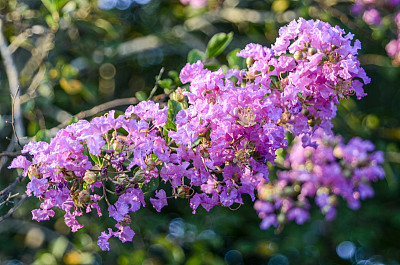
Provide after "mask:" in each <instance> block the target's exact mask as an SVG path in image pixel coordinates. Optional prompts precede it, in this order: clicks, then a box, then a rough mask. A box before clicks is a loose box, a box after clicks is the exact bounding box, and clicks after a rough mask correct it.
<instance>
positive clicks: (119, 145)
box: [112, 137, 125, 154]
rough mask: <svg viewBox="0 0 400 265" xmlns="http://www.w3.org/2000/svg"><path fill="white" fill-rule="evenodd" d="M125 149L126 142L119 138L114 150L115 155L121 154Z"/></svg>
mask: <svg viewBox="0 0 400 265" xmlns="http://www.w3.org/2000/svg"><path fill="white" fill-rule="evenodd" d="M124 147H125V141H124V140H123V139H121V138H119V137H117V139H115V141H114V143H113V145H112V148H113V149H114V151H115V153H117V154H119V153H121V152H122V150H124Z"/></svg>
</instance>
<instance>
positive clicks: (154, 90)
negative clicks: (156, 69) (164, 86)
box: [147, 67, 164, 100]
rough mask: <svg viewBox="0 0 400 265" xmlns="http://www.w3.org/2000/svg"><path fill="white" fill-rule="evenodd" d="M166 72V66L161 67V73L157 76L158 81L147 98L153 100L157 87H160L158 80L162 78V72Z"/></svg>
mask: <svg viewBox="0 0 400 265" xmlns="http://www.w3.org/2000/svg"><path fill="white" fill-rule="evenodd" d="M163 73H164V67H161V69H160V73H159V74H158V76H157V78H156V83H155V84H154V87H153V89H152V90H151V92H150V95H149V97H148V98H147V100H151V99H152V98H153V96H154V93H156V90H157V87H158V82H159V81H160V79H161V76H162V74H163Z"/></svg>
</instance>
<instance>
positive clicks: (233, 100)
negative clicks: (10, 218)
mask: <svg viewBox="0 0 400 265" xmlns="http://www.w3.org/2000/svg"><path fill="white" fill-rule="evenodd" d="M360 48H361V45H360V42H359V41H358V40H355V41H353V35H352V34H350V33H349V34H345V32H344V31H343V30H342V29H340V28H339V27H337V26H336V27H331V26H330V25H329V24H328V23H325V22H321V21H318V20H317V21H314V20H308V21H307V20H304V19H302V18H301V19H299V20H297V21H292V22H291V23H290V24H289V25H288V26H286V27H283V28H281V30H280V31H279V37H278V39H277V40H276V42H275V44H274V45H272V47H271V48H267V47H263V46H261V45H258V44H249V45H247V46H246V47H245V48H244V49H243V50H242V51H240V52H239V53H238V56H242V57H244V58H246V61H247V62H248V67H247V68H246V69H243V70H238V69H230V70H228V71H227V72H224V71H223V70H222V69H219V70H217V71H210V70H208V69H205V67H204V65H203V63H202V62H200V61H198V62H197V63H194V64H187V65H186V66H185V67H184V68H183V69H182V71H181V73H180V79H181V81H182V83H183V84H186V86H187V87H188V89H187V91H185V92H183V94H184V95H185V96H186V97H187V99H188V102H187V103H188V104H186V103H185V104H181V103H179V102H177V101H175V103H177V104H181V105H182V110H180V111H179V112H178V113H177V114H176V115H174V114H173V113H174V110H171V111H169V109H168V108H167V107H163V108H160V106H159V104H156V103H154V102H152V101H142V102H140V103H139V104H138V105H136V106H130V107H129V108H128V109H127V110H126V111H125V113H123V114H122V115H119V116H117V115H116V113H115V112H114V111H110V112H109V113H108V114H106V115H104V116H101V117H96V118H94V119H92V120H91V121H86V120H81V121H78V122H77V123H75V124H71V125H69V126H68V127H67V128H65V129H62V130H60V131H59V132H58V133H57V135H56V136H55V137H54V138H53V139H51V140H50V142H49V143H45V142H31V143H29V144H27V145H26V146H25V147H24V149H23V150H22V152H23V153H29V154H30V156H31V157H32V160H28V159H27V158H25V157H24V156H19V157H17V158H16V159H14V160H13V162H12V164H11V166H10V168H22V169H23V174H24V175H25V176H26V175H27V176H28V177H29V178H30V179H31V181H30V182H29V183H28V186H27V191H26V193H27V195H28V196H32V195H33V196H35V197H37V198H39V199H40V201H41V202H42V203H41V205H40V208H39V209H35V210H33V211H32V214H33V219H35V220H37V221H43V220H49V219H50V218H51V217H53V216H54V214H55V212H54V209H55V208H59V209H61V210H62V211H64V212H65V215H64V218H65V223H66V224H67V225H68V226H69V227H70V228H71V229H72V231H77V230H78V229H81V228H82V227H83V226H84V224H81V223H80V222H79V216H82V215H83V214H87V213H89V212H91V211H92V210H95V212H96V213H97V214H98V215H99V216H102V215H103V214H104V215H105V216H106V217H110V218H113V219H114V220H115V223H116V225H115V227H114V228H108V230H107V231H104V232H102V233H101V235H100V237H99V240H98V245H99V246H100V248H101V249H102V250H109V242H108V241H109V239H110V238H111V237H116V238H119V239H120V240H121V241H122V242H126V241H131V240H132V237H133V236H134V232H133V231H132V229H131V228H130V224H131V222H132V221H131V219H130V214H131V213H132V212H136V211H138V210H139V209H140V208H141V207H145V206H146V201H145V195H144V194H145V193H148V192H152V191H155V195H153V196H152V198H150V199H149V201H150V205H152V206H153V207H154V209H155V210H156V211H158V212H160V211H161V210H162V208H163V207H165V206H167V205H168V200H170V199H172V198H183V199H186V200H188V203H189V205H190V207H191V208H192V211H193V213H196V212H197V211H198V207H199V206H202V207H203V208H204V209H205V210H206V211H210V210H211V209H212V208H213V207H215V206H217V205H221V206H224V207H229V208H232V209H234V208H237V207H238V206H240V205H241V204H243V199H242V198H243V196H250V198H251V199H252V200H253V201H254V200H255V199H256V196H255V192H256V190H257V188H258V189H259V193H260V194H261V195H262V194H263V191H262V190H260V187H262V186H263V185H264V183H269V184H266V185H273V187H274V188H276V189H280V188H281V187H282V188H285V187H286V186H288V185H292V183H297V182H296V181H304V180H303V179H302V177H303V175H302V174H299V175H296V173H281V174H280V177H281V178H282V180H280V181H278V182H268V181H269V177H268V165H267V162H270V163H272V164H274V163H275V159H276V151H277V150H279V149H282V148H287V147H288V140H287V139H286V138H285V133H287V132H291V133H292V134H293V135H295V136H297V137H299V138H300V139H301V141H299V143H298V144H296V146H295V148H293V149H292V152H294V154H293V155H297V156H300V154H298V152H297V151H296V150H299V149H300V148H303V147H301V146H304V147H306V146H308V147H307V148H308V149H307V150H310V152H311V153H315V154H319V153H322V154H324V152H325V151H324V150H325V149H326V148H325V147H318V148H317V146H318V145H319V146H321V143H320V142H319V140H318V139H319V138H318V137H316V136H319V135H321V133H320V132H319V131H324V132H325V133H330V132H331V128H332V124H331V119H332V118H334V117H335V115H336V105H337V104H339V102H340V100H342V99H345V98H347V97H349V96H351V95H353V94H355V95H356V97H357V98H358V99H360V98H362V97H364V96H365V95H366V93H365V92H364V90H363V85H364V84H367V83H369V82H370V80H369V78H368V77H367V76H366V74H365V72H364V70H363V69H362V68H361V67H360V63H359V62H358V60H357V57H356V56H357V52H358V49H360ZM180 92H182V89H181V90H180ZM180 100H184V96H183V95H182V96H181V97H180ZM171 102H172V101H171ZM172 103H173V102H172ZM184 106H186V107H184ZM317 132H318V133H317ZM357 141H358V142H357ZM357 141H356V140H355V142H354V144H353V145H354V146H355V147H354V148H358V149H360V148H365V146H369V149H368V150H365V151H359V153H357V154H355V153H354V152H353V153H352V151H351V150H353V149H351V150H347V149H346V147H345V146H343V147H341V149H340V151H341V157H340V159H343V161H345V162H346V166H347V167H349V170H352V171H351V174H350V175H351V176H353V175H354V176H355V177H354V181H353V182H352V183H353V186H354V187H355V188H354V191H353V190H351V189H352V188H353V186H348V185H347V182H346V181H344V182H343V183H342V182H340V180H341V179H342V178H341V175H340V174H341V173H340V172H342V171H341V170H342V165H339V167H338V166H336V167H335V166H334V164H332V165H327V166H326V167H320V168H321V170H328V169H329V167H332V171H330V173H331V174H336V175H332V182H329V185H333V184H332V183H336V182H335V181H336V179H335V178H336V177H337V178H338V180H337V181H338V182H337V187H336V186H335V189H333V188H332V186H329V185H328V184H327V183H325V182H324V181H322V180H321V181H314V182H310V181H309V182H307V183H311V184H312V185H314V186H310V185H311V184H307V185H308V186H310V187H308V186H307V185H304V189H306V187H308V190H309V193H305V194H304V196H303V197H304V199H302V200H303V201H304V203H303V204H301V205H297V204H296V203H295V202H294V201H293V199H288V198H284V199H280V200H277V202H276V203H275V204H271V202H269V201H266V199H265V198H264V197H262V196H261V197H260V199H259V200H258V201H257V202H256V209H257V211H259V213H260V214H261V215H262V216H263V223H262V227H264V228H267V227H268V226H270V225H274V226H276V225H277V224H279V223H280V222H281V219H280V217H279V215H278V216H277V215H275V214H269V213H270V212H271V213H272V212H274V211H275V212H276V211H277V209H284V210H281V211H283V212H284V213H285V216H286V218H287V219H288V220H294V221H296V222H297V223H303V222H305V221H306V220H307V219H308V218H309V217H308V212H307V209H308V208H307V207H308V201H307V200H306V198H308V197H307V196H314V195H315V194H317V195H318V196H319V197H318V202H317V204H318V205H321V208H323V209H325V207H326V206H327V205H328V206H329V205H331V200H330V197H328V198H326V196H324V194H325V193H323V192H322V191H325V190H326V189H325V188H328V193H327V194H328V195H329V196H333V195H335V196H343V197H345V198H346V199H347V200H348V202H349V204H350V205H351V206H352V207H353V208H356V207H357V202H358V199H359V198H365V197H368V196H370V195H371V192H372V190H371V188H370V186H369V185H368V181H367V182H364V179H363V176H365V175H366V174H369V175H367V176H371V178H370V177H368V179H367V180H372V175H374V176H377V177H381V175H382V172H380V171H379V174H378V173H376V172H375V171H377V170H378V169H379V167H378V166H377V165H375V167H372V166H367V165H364V164H363V165H362V166H361V165H359V164H358V163H359V160H360V161H361V160H362V161H365V162H366V163H369V162H370V161H372V157H375V158H374V159H375V160H376V161H377V162H376V163H381V160H379V156H378V155H374V156H372V155H370V154H369V153H368V152H370V151H371V150H372V149H371V148H372V147H371V144H369V145H365V143H364V142H361V143H360V141H361V140H357ZM353 145H351V146H353ZM322 146H323V145H322ZM339 146H340V145H339ZM363 146H364V147H363ZM313 148H317V149H313ZM320 148H325V149H322V151H320ZM338 148H339V147H338ZM352 148H353V147H352ZM358 149H357V150H358ZM360 150H361V149H360ZM362 150H364V149H362ZM361 154H364V157H359V156H360V155H361ZM354 156H357V157H354ZM290 159H292V158H290ZM293 159H294V158H293ZM353 160H354V161H353ZM289 161H291V160H289ZM312 162H313V163H314V164H315V165H317V163H320V164H321V163H322V162H321V161H319V160H316V161H312ZM360 163H361V162H360ZM292 164H293V163H292ZM293 165H295V164H293ZM293 165H292V168H293V170H296V169H297V168H296V167H294V166H293ZM368 165H369V164H368ZM317 168H318V167H317V166H315V170H317ZM289 172H290V171H289ZM318 172H319V171H318ZM318 172H315V173H314V172H308V173H307V174H308V175H310V176H314V175H313V174H317V173H318ZM285 174H286V175H285ZM296 178H298V180H296ZM308 178H311V177H308ZM356 178H358V179H359V180H357V181H358V182H356ZM160 181H161V182H164V183H167V184H168V185H169V187H170V189H157V187H158V183H159V182H160ZM272 183H273V184H272ZM293 185H295V184H293ZM335 185H336V184H335ZM346 185H347V186H346ZM271 187H272V186H271ZM296 187H297V186H296ZM264 190H265V188H264ZM319 190H321V192H319ZM352 192H353V193H352ZM354 192H356V193H357V194H358V196H359V198H358V197H357V196H356V197H357V198H356V197H354V196H355V195H354V194H355V193H354ZM101 200H104V201H105V204H106V207H101V206H100V205H102V204H100V201H101ZM331 208H332V207H331ZM331 208H329V209H331ZM260 209H262V210H260ZM324 211H325V210H324Z"/></svg>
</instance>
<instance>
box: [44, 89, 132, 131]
mask: <svg viewBox="0 0 400 265" xmlns="http://www.w3.org/2000/svg"><path fill="white" fill-rule="evenodd" d="M137 103H139V100H137V98H135V97H132V98H120V99H115V100H112V101H109V102H106V103H103V104H100V105H98V106H96V107H93V108H91V109H89V110H85V111H81V112H79V113H78V114H76V115H74V116H72V118H77V119H78V120H81V119H85V118H88V117H92V116H94V115H96V114H98V113H100V112H102V111H106V110H108V109H112V108H115V107H118V106H123V105H134V104H137ZM68 123H69V120H68V121H64V122H63V123H61V124H59V125H58V126H57V127H54V128H52V129H50V130H49V131H50V135H53V131H55V132H57V131H58V130H60V129H62V128H65V127H67V126H68Z"/></svg>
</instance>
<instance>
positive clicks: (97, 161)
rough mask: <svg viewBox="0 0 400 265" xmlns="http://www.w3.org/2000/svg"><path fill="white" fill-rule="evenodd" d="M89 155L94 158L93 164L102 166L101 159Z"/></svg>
mask: <svg viewBox="0 0 400 265" xmlns="http://www.w3.org/2000/svg"><path fill="white" fill-rule="evenodd" d="M89 155H90V158H92V160H93V162H95V163H96V164H97V165H101V162H100V157H98V156H95V155H92V154H91V153H89Z"/></svg>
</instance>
